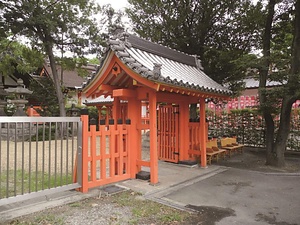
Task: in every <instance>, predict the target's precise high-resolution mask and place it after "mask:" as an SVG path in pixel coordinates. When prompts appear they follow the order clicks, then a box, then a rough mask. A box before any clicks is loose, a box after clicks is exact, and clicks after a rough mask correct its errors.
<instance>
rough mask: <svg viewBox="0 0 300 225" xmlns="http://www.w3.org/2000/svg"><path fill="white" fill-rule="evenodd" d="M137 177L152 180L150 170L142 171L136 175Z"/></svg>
mask: <svg viewBox="0 0 300 225" xmlns="http://www.w3.org/2000/svg"><path fill="white" fill-rule="evenodd" d="M135 178H136V179H140V180H150V172H146V171H140V172H138V173H137V174H136V175H135Z"/></svg>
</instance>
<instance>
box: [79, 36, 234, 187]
mask: <svg viewBox="0 0 300 225" xmlns="http://www.w3.org/2000/svg"><path fill="white" fill-rule="evenodd" d="M202 69H203V68H202V67H201V63H200V60H199V59H198V58H197V57H195V56H190V55H186V54H184V53H181V52H177V51H175V50H172V49H169V48H166V47H164V46H161V45H158V44H155V43H151V42H149V41H146V40H143V39H140V38H138V37H136V36H134V35H130V34H127V33H123V34H119V35H118V36H116V37H113V38H111V39H110V40H109V41H108V48H107V50H106V53H105V57H104V58H103V60H102V62H101V66H100V68H99V70H98V71H97V73H96V74H95V76H94V77H92V78H91V79H90V80H89V81H88V82H87V84H86V85H85V86H84V88H83V91H82V92H83V93H82V94H83V95H85V97H87V98H90V97H92V98H97V97H99V96H102V95H103V96H104V97H107V96H110V97H111V98H112V99H113V102H112V105H111V106H110V107H111V108H110V109H111V115H110V117H109V118H106V121H102V122H100V125H99V130H95V129H96V125H92V126H91V128H90V130H89V131H87V132H85V134H84V135H85V136H84V137H83V152H86V153H84V154H86V156H85V157H86V158H87V159H88V160H87V161H86V162H85V163H84V164H83V174H84V175H83V176H85V177H83V187H88V188H91V187H95V186H97V185H103V184H107V183H111V182H116V181H119V180H122V179H128V178H135V177H136V174H137V173H138V172H140V171H141V168H142V167H149V168H150V182H151V183H152V184H156V183H158V169H159V168H158V160H159V159H162V160H165V161H170V162H176V163H177V162H180V161H188V160H191V159H195V156H196V157H197V158H198V159H200V163H201V167H206V166H207V165H206V140H207V134H206V122H205V99H206V98H216V99H227V98H228V97H229V94H230V91H229V90H227V89H226V88H224V87H223V86H221V85H219V84H218V83H216V82H215V81H213V80H212V79H211V78H209V77H208V76H207V75H205V74H204V72H203V71H202ZM124 102H125V103H126V110H124V108H123V109H122V110H121V107H123V106H122V105H124ZM190 104H197V105H198V106H199V121H198V122H196V123H197V124H198V125H197V126H195V125H190V123H189V119H190V118H189V106H190ZM142 105H146V106H147V115H149V119H148V120H144V119H142ZM83 120H86V119H84V118H83ZM108 120H109V122H107V121H108ZM86 124H87V121H86V122H85V125H84V126H87V125H86ZM101 124H103V125H105V124H106V128H104V127H102V126H101ZM108 124H109V125H108ZM193 124H195V123H193ZM86 129H88V128H86ZM143 130H149V132H150V160H149V161H146V160H143V159H142V157H141V131H143ZM191 132H192V133H193V135H195V134H196V137H191V135H190V134H191ZM105 135H109V138H108V137H106V138H104V136H105ZM97 139H99V140H101V141H99V143H100V146H101V148H100V149H99V148H98V147H97V141H96V140H97ZM85 140H90V141H89V142H88V141H85ZM107 141H108V142H109V143H110V144H109V147H108V146H107V145H106V144H104V143H108V142H107ZM129 146H130V147H129ZM89 149H90V150H91V149H92V151H90V150H89ZM85 157H83V158H85ZM107 165H110V167H109V168H110V169H109V173H108V172H107ZM97 168H98V169H97ZM89 171H90V172H89ZM105 171H106V172H105ZM88 174H90V177H88ZM97 174H100V176H98V175H97ZM97 177H98V178H99V177H100V178H101V179H100V180H99V179H98V178H97ZM85 182H86V183H89V185H87V186H86V185H85ZM88 188H82V191H87V190H88Z"/></svg>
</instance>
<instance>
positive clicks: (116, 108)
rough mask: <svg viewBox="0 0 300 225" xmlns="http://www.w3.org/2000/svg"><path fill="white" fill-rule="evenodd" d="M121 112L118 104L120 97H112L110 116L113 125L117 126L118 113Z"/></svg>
mask: <svg viewBox="0 0 300 225" xmlns="http://www.w3.org/2000/svg"><path fill="white" fill-rule="evenodd" d="M120 112H121V106H120V98H118V97H114V103H113V112H112V114H113V115H112V118H113V119H114V121H115V125H116V126H117V121H118V119H120V118H121V117H120V114H121V113H120Z"/></svg>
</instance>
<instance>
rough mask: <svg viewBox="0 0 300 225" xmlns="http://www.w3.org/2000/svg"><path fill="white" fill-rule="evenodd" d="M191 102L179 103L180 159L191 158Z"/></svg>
mask: <svg viewBox="0 0 300 225" xmlns="http://www.w3.org/2000/svg"><path fill="white" fill-rule="evenodd" d="M188 150H189V104H188V103H187V102H180V103H179V161H184V160H189V154H188Z"/></svg>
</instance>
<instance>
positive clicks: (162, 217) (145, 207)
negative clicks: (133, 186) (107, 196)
mask: <svg viewBox="0 0 300 225" xmlns="http://www.w3.org/2000/svg"><path fill="white" fill-rule="evenodd" d="M112 201H113V202H114V203H115V204H117V205H119V206H121V207H124V206H126V207H130V208H131V212H132V215H133V218H131V221H130V223H131V224H140V223H141V222H144V221H145V220H146V221H147V220H148V221H152V220H154V221H159V222H160V223H163V224H170V223H174V222H176V223H177V222H178V223H180V222H182V221H184V220H185V219H186V218H188V216H190V213H188V212H185V211H179V210H176V209H174V208H171V207H169V206H166V205H162V204H159V203H157V202H153V201H150V200H146V199H143V198H142V197H141V194H139V193H135V192H129V191H127V192H123V193H120V194H117V195H114V196H113V199H112Z"/></svg>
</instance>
